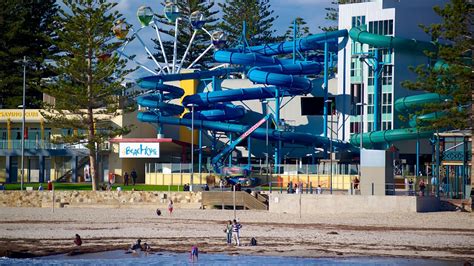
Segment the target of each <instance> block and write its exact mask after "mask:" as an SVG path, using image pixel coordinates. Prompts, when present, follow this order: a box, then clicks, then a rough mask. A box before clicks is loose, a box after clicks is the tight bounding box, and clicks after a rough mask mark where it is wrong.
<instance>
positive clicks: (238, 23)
mask: <svg viewBox="0 0 474 266" xmlns="http://www.w3.org/2000/svg"><path fill="white" fill-rule="evenodd" d="M219 7H220V8H221V9H222V14H223V15H222V22H221V23H220V24H219V28H220V29H222V30H223V31H224V32H225V33H226V34H227V35H228V40H229V42H230V43H234V42H236V41H238V40H239V39H240V37H241V35H242V29H243V22H244V21H245V23H246V36H245V37H246V39H247V41H248V42H249V44H250V45H253V44H258V43H268V42H272V41H274V36H273V35H274V33H275V31H276V30H274V29H273V22H274V21H275V20H276V19H277V18H278V16H275V15H273V13H274V11H273V10H272V9H271V5H270V0H225V1H224V3H219Z"/></svg>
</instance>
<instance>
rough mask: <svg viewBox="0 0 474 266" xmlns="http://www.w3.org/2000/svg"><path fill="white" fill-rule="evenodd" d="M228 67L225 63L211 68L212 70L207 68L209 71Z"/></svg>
mask: <svg viewBox="0 0 474 266" xmlns="http://www.w3.org/2000/svg"><path fill="white" fill-rule="evenodd" d="M228 66H229V64H227V63H225V64H220V65H218V66H215V67H213V68H209V70H216V69H218V68H221V67H228Z"/></svg>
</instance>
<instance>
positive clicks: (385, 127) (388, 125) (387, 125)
mask: <svg viewBox="0 0 474 266" xmlns="http://www.w3.org/2000/svg"><path fill="white" fill-rule="evenodd" d="M389 129H392V122H391V121H384V122H382V130H389Z"/></svg>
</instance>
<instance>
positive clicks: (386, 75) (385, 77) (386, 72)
mask: <svg viewBox="0 0 474 266" xmlns="http://www.w3.org/2000/svg"><path fill="white" fill-rule="evenodd" d="M392 73H393V66H392V65H384V66H383V71H382V85H392Z"/></svg>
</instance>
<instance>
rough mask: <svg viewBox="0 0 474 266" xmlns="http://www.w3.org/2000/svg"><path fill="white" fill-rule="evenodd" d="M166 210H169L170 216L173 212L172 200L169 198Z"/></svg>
mask: <svg viewBox="0 0 474 266" xmlns="http://www.w3.org/2000/svg"><path fill="white" fill-rule="evenodd" d="M168 211H169V212H170V216H171V215H172V214H173V201H172V200H170V202H169V203H168Z"/></svg>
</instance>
